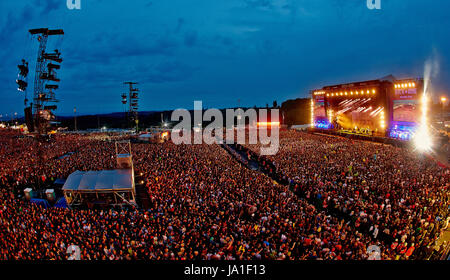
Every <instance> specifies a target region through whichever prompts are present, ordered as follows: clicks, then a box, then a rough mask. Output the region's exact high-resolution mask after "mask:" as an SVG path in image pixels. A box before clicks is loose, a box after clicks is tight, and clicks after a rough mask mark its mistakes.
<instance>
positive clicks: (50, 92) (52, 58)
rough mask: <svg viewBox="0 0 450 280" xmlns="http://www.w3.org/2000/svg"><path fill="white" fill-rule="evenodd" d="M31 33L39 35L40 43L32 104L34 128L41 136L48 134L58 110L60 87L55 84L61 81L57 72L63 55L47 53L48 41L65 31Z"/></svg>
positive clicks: (41, 30) (39, 29)
mask: <svg viewBox="0 0 450 280" xmlns="http://www.w3.org/2000/svg"><path fill="white" fill-rule="evenodd" d="M29 32H30V34H31V35H33V36H34V35H37V36H38V37H37V40H38V42H39V50H38V55H37V61H36V70H35V75H34V93H33V104H32V110H33V120H34V127H35V130H36V131H37V132H38V133H39V134H46V133H47V129H48V127H49V122H50V121H52V120H54V118H55V116H54V114H53V112H52V111H54V110H56V108H57V107H56V105H55V104H54V103H56V102H58V100H57V99H56V97H55V90H56V89H58V87H59V86H58V85H57V84H54V83H58V82H59V81H60V80H59V79H58V78H57V76H56V70H58V69H59V68H60V65H59V64H60V63H61V62H62V58H61V53H60V52H59V51H58V50H54V51H53V52H46V47H47V41H48V37H49V36H53V35H64V31H63V30H62V29H55V30H50V29H48V28H38V29H30V30H29ZM56 63H58V64H56ZM49 82H53V83H49Z"/></svg>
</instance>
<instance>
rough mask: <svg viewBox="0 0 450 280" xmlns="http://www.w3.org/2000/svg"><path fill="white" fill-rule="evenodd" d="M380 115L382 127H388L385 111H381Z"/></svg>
mask: <svg viewBox="0 0 450 280" xmlns="http://www.w3.org/2000/svg"><path fill="white" fill-rule="evenodd" d="M380 115H381V116H380V125H381V128H382V129H384V128H385V127H386V123H385V120H384V111H381V112H380Z"/></svg>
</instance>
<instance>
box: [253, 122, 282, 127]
mask: <svg viewBox="0 0 450 280" xmlns="http://www.w3.org/2000/svg"><path fill="white" fill-rule="evenodd" d="M256 125H257V126H279V125H280V122H257V123H256Z"/></svg>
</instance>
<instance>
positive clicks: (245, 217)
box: [0, 130, 449, 260]
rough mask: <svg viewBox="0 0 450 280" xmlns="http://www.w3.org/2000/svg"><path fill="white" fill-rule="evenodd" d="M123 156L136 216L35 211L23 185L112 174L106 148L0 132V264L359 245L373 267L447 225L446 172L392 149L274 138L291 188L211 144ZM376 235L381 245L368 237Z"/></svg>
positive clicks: (341, 253) (72, 138) (327, 255)
mask: <svg viewBox="0 0 450 280" xmlns="http://www.w3.org/2000/svg"><path fill="white" fill-rule="evenodd" d="M327 141H328V142H327ZM324 145H325V146H324ZM329 145H331V147H332V148H330V146H329ZM326 148H328V149H326ZM324 150H327V152H326V153H323V151H324ZM71 152H73V154H70V156H66V157H62V156H63V155H67V154H68V153H71ZM132 152H133V161H134V166H135V168H136V173H137V174H142V176H141V177H142V178H143V179H144V184H145V186H146V188H147V189H148V194H149V197H150V207H149V208H148V209H139V208H135V209H104V210H95V209H70V210H69V209H64V208H43V207H40V206H36V205H34V204H31V203H29V201H27V200H25V199H23V196H22V193H23V189H24V187H25V186H30V185H31V186H33V187H34V188H36V187H37V185H39V184H45V182H47V181H52V180H54V179H55V178H60V177H63V178H64V177H67V176H68V175H69V174H70V173H71V172H73V171H75V170H100V169H112V168H114V167H115V159H114V154H115V151H114V143H112V142H109V141H105V139H99V137H92V135H86V136H82V135H56V136H55V137H54V138H53V139H52V140H50V141H48V142H38V141H36V140H34V139H31V138H27V137H20V135H18V134H17V133H15V132H12V131H8V130H2V131H0V164H1V171H0V172H1V173H0V176H1V177H0V178H1V181H0V183H1V187H0V259H3V260H5V259H30V260H35V259H56V260H58V259H66V258H67V257H68V254H67V251H68V248H69V247H70V246H71V245H77V246H79V247H80V253H81V259H86V260H92V259H106V260H121V259H125V260H134V259H168V260H183V259H222V260H223V259H228V260H233V259H245V260H247V259H279V260H283V259H289V260H299V259H332V260H345V259H367V258H368V257H369V254H368V252H367V249H368V247H369V246H370V245H378V246H380V247H381V257H382V258H384V259H390V258H391V259H392V258H395V257H396V256H397V255H399V256H400V258H413V257H420V256H419V255H418V254H417V253H416V252H417V251H419V250H417V251H416V250H414V249H415V248H425V247H426V246H427V245H429V244H432V242H434V240H435V239H436V237H437V235H438V233H439V232H440V229H441V228H442V227H443V224H444V221H445V219H446V217H447V216H448V213H447V212H446V211H448V201H449V200H448V183H447V182H448V171H446V170H442V169H437V168H436V167H434V165H433V164H432V163H431V162H429V161H427V160H425V159H424V160H423V161H421V160H418V159H416V158H415V157H414V156H413V155H409V154H403V153H404V151H402V150H397V149H396V148H392V147H387V146H376V145H373V144H366V143H362V142H355V143H351V142H347V140H345V141H343V140H335V139H332V138H328V137H326V138H324V137H321V136H314V135H309V134H304V133H301V134H298V133H297V132H283V133H282V137H281V147H280V152H279V154H277V155H276V156H274V157H271V158H270V159H268V160H271V161H273V162H274V165H275V166H277V171H278V169H279V171H280V172H281V173H282V174H283V175H282V176H285V177H290V178H292V179H293V180H294V181H295V182H296V185H295V188H294V189H293V190H294V191H291V190H292V189H291V188H290V187H289V186H288V185H284V184H278V183H276V182H275V181H273V180H272V179H271V178H270V177H268V176H266V175H265V174H264V173H262V172H258V171H252V170H250V169H248V168H246V167H245V166H243V165H241V164H238V163H237V162H236V160H235V159H234V158H233V156H232V155H230V153H229V152H228V151H226V150H224V149H223V148H222V147H220V146H219V145H206V144H201V145H174V144H173V143H171V142H166V143H163V144H133V145H132ZM371 152H373V154H376V155H377V156H376V158H375V157H374V156H373V154H371ZM389 153H391V154H389ZM339 154H341V155H339ZM357 155H361V156H362V157H361V159H359V158H358V157H357ZM369 155H371V157H369ZM400 156H402V157H401V158H400ZM396 157H399V158H397V159H396ZM363 158H364V160H363ZM322 159H323V160H322ZM361 161H362V162H361ZM382 161H385V162H384V163H383V162H382ZM350 165H351V166H352V167H351V172H350V173H351V174H350V173H349V172H348V168H349V167H348V166H350ZM342 173H344V174H342ZM388 174H392V175H394V176H391V177H390V178H380V177H381V176H383V175H388ZM422 174H423V175H422ZM349 177H352V179H349ZM299 192H303V193H305V195H304V196H303V197H302V196H301V195H297V194H298V193H299ZM305 197H309V198H312V197H315V198H317V199H318V200H320V202H321V203H322V207H317V203H315V202H314V201H311V199H305ZM330 207H334V208H337V209H339V210H340V211H342V212H344V213H348V214H349V215H350V216H351V217H354V221H350V222H349V221H348V220H347V219H345V217H343V216H340V215H335V214H336V213H334V212H331V211H328V210H327V208H330ZM438 218H439V221H438ZM358 223H359V224H361V225H362V224H373V227H372V229H371V228H370V227H369V229H368V231H367V232H366V231H365V230H362V229H361V228H360V227H362V226H358ZM386 229H387V230H388V235H391V236H392V238H393V240H392V242H389V243H388V242H387V241H385V240H384V239H380V238H377V237H378V235H381V232H385V233H386ZM396 240H397V241H396ZM396 243H397V245H395V244H396ZM394 247H395V248H394ZM411 247H413V249H411ZM403 251H404V252H403Z"/></svg>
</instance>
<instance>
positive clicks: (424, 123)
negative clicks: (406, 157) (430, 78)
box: [413, 92, 433, 152]
mask: <svg viewBox="0 0 450 280" xmlns="http://www.w3.org/2000/svg"><path fill="white" fill-rule="evenodd" d="M427 114H428V97H427V95H426V92H424V93H423V95H422V117H421V120H420V125H419V128H418V129H417V131H416V133H415V134H414V136H413V137H414V144H415V145H416V148H417V149H418V150H419V151H421V152H426V151H429V150H431V147H432V144H433V143H432V139H431V136H430V133H429V131H428V120H427V117H428V116H427Z"/></svg>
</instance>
